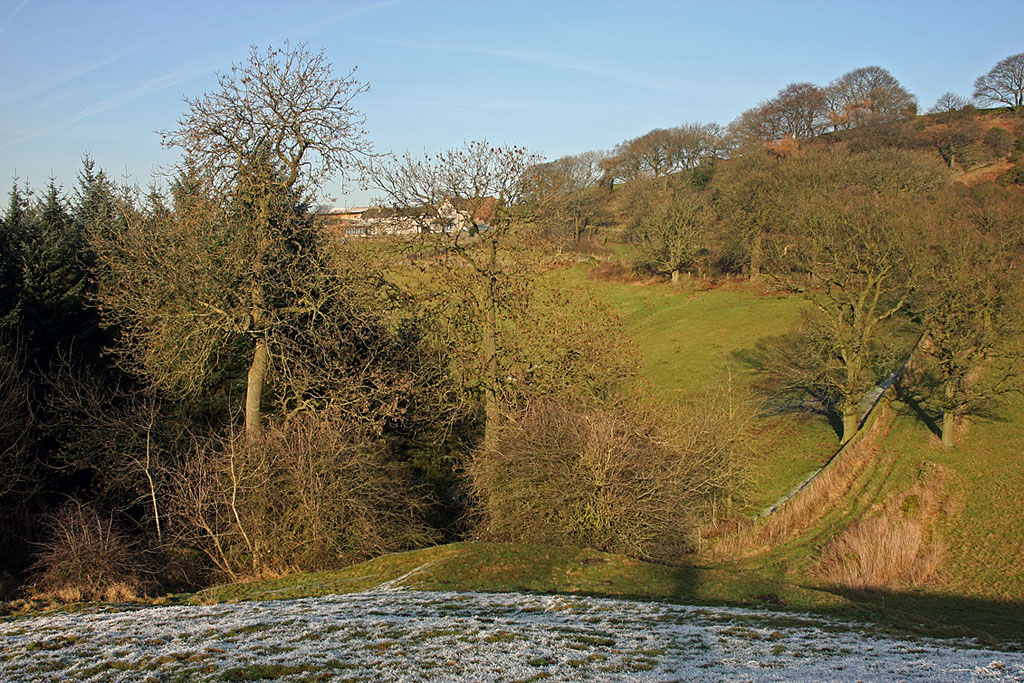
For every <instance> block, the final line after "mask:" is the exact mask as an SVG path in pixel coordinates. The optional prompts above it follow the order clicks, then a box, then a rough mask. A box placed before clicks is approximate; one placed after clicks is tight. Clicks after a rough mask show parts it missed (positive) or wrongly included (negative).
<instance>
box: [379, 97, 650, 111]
mask: <svg viewBox="0 0 1024 683" xmlns="http://www.w3.org/2000/svg"><path fill="white" fill-rule="evenodd" d="M363 104H366V105H385V106H390V107H457V108H465V109H529V110H536V109H552V110H588V111H589V110H592V111H627V110H631V109H634V108H635V107H634V106H633V105H632V104H617V103H614V102H601V103H584V102H540V101H531V102H522V101H514V102H513V101H498V100H494V101H487V100H445V99H367V100H363Z"/></svg>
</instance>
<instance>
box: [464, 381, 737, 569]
mask: <svg viewBox="0 0 1024 683" xmlns="http://www.w3.org/2000/svg"><path fill="white" fill-rule="evenodd" d="M679 412H680V415H673V416H672V417H679V418H681V419H680V420H679V422H678V423H677V424H676V426H674V427H672V428H667V427H666V426H665V423H666V421H665V420H664V418H665V416H664V415H659V414H657V413H656V412H655V411H653V410H651V409H647V410H637V409H625V408H622V407H614V408H608V407H604V408H593V409H580V408H572V407H567V406H565V405H560V404H557V403H554V402H541V403H538V404H535V405H533V406H531V407H529V408H528V409H526V410H523V411H521V412H519V413H517V414H515V415H511V416H509V417H508V419H507V420H505V421H504V422H503V424H502V425H501V426H500V428H499V432H498V436H497V438H496V440H495V444H494V446H493V447H492V448H490V449H487V450H481V451H479V452H477V453H476V454H475V455H474V456H473V458H472V460H471V462H470V464H469V467H468V474H469V477H470V487H471V491H472V494H473V497H474V499H475V501H476V504H477V508H476V509H477V511H478V514H479V528H480V530H481V532H482V534H483V535H484V536H485V537H487V538H491V539H494V540H503V541H512V542H521V543H552V544H559V545H575V546H588V547H592V548H596V549H598V550H604V551H608V552H616V553H623V554H626V555H631V556H633V557H638V558H643V559H651V560H663V561H664V560H672V559H675V558H678V557H679V556H680V555H681V554H683V553H685V552H688V551H690V550H692V549H693V548H694V546H695V544H696V540H697V536H698V528H699V525H700V524H701V522H703V521H704V520H705V519H707V518H708V517H709V516H710V515H712V514H713V510H714V509H715V508H716V507H718V508H721V507H723V506H725V505H727V504H728V501H730V500H731V496H732V494H733V492H734V491H736V490H737V488H738V487H739V485H740V483H741V481H742V476H741V472H742V468H741V457H740V451H741V448H742V438H743V435H744V424H745V422H744V420H743V419H742V418H741V417H740V413H739V412H737V411H735V410H733V412H732V414H730V413H729V406H727V405H726V404H725V402H724V401H720V400H718V399H717V398H713V399H712V400H709V401H707V402H701V403H694V404H692V405H690V406H688V408H687V409H685V410H682V411H679ZM743 414H744V415H746V413H745V412H744V413H743Z"/></svg>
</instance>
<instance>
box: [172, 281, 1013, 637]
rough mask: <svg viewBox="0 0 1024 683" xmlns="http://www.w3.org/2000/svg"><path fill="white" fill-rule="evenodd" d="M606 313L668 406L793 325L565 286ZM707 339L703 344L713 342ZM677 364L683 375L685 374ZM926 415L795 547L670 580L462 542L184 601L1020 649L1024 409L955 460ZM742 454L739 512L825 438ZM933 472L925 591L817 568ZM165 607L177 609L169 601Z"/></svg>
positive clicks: (1008, 410)
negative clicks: (724, 626) (598, 607)
mask: <svg viewBox="0 0 1024 683" xmlns="http://www.w3.org/2000/svg"><path fill="white" fill-rule="evenodd" d="M565 277H566V278H567V282H568V283H570V284H572V285H574V286H583V287H588V288H590V289H591V290H592V291H593V292H594V293H595V294H597V295H599V296H601V297H603V298H605V299H606V300H607V301H609V302H610V303H611V304H613V305H614V306H615V307H616V308H617V309H618V310H619V311H620V312H621V314H622V315H623V316H624V319H625V322H626V324H627V326H628V328H629V329H630V330H631V331H632V332H633V333H634V334H635V335H636V337H637V339H638V340H639V342H640V346H641V348H642V349H643V357H644V365H643V369H642V374H643V376H644V377H646V378H647V380H648V381H649V382H650V383H651V386H652V387H653V388H654V389H655V390H657V391H659V392H662V393H664V394H665V395H668V396H672V395H676V394H680V393H685V392H686V391H687V390H689V389H692V388H693V387H697V386H700V385H702V384H706V383H708V382H716V381H719V378H721V377H723V376H724V375H723V373H726V371H727V370H729V369H730V368H731V370H732V374H731V378H732V381H734V382H736V383H737V384H738V385H749V384H750V383H751V382H752V381H753V380H754V379H755V377H756V374H755V373H754V372H753V370H751V369H750V368H749V367H744V366H743V365H742V364H741V363H738V362H737V360H736V359H737V358H738V357H742V351H743V350H744V349H749V348H751V347H752V345H753V344H754V343H756V341H757V340H758V339H759V338H762V337H764V336H767V335H770V334H775V333H779V332H781V331H783V330H784V329H785V328H786V326H787V325H788V324H789V323H790V322H791V321H792V320H793V319H794V316H795V315H796V314H797V312H798V311H799V308H800V306H801V304H800V302H799V301H798V300H796V299H794V298H790V297H782V296H778V295H777V294H773V293H766V292H764V291H761V290H760V289H756V288H751V287H749V286H747V285H744V284H738V283H723V284H722V285H721V286H718V287H713V288H711V289H707V288H705V287H703V286H701V287H692V288H687V287H680V288H674V287H671V286H669V285H667V284H650V283H647V284H642V283H639V282H636V283H628V282H609V281H604V280H595V279H592V278H588V277H587V276H586V269H585V268H578V269H576V270H573V271H570V272H568V273H566V274H565ZM712 340H713V341H712ZM683 358H685V359H687V362H685V363H684V362H680V359H683ZM922 410H923V411H924V412H925V413H929V412H931V411H933V410H934V408H933V407H931V406H928V405H925V406H920V405H915V404H912V403H911V402H910V401H906V402H903V401H900V400H895V401H892V402H891V403H890V404H889V408H888V409H887V411H886V413H885V414H884V415H883V416H882V417H880V418H879V421H878V423H877V428H876V429H875V430H873V432H872V434H871V435H870V439H869V441H868V442H867V444H866V448H865V453H866V456H867V457H865V458H864V464H863V466H862V468H861V469H860V470H858V471H857V472H856V473H855V475H853V476H852V477H851V481H850V482H848V483H847V485H846V486H845V488H844V492H840V493H839V494H837V495H838V497H837V498H836V499H835V500H832V501H831V502H830V503H829V506H828V507H827V509H822V510H821V511H820V512H821V514H820V516H819V517H818V518H816V519H814V520H812V521H811V523H810V524H809V525H807V526H806V528H803V529H800V530H798V532H797V533H795V534H794V535H793V536H792V537H791V538H789V539H787V540H785V542H783V543H781V544H776V545H775V546H774V547H770V548H767V549H760V550H755V552H753V553H746V554H740V555H738V556H736V557H731V558H730V557H722V556H716V555H714V554H709V555H706V556H703V555H702V556H698V557H695V558H692V563H691V564H690V566H684V567H668V566H662V565H657V564H651V563H645V562H641V561H638V560H635V559H630V558H626V557H622V556H613V555H606V554H603V553H598V552H596V551H593V550H575V549H568V548H556V547H550V546H516V545H509V544H469V543H460V544H454V545H448V546H441V547H438V548H434V549H428V550H423V551H416V552H413V553H404V554H399V555H390V556H385V557H381V558H378V559H376V560H373V561H371V562H368V563H364V564H360V565H356V566H353V567H349V568H347V569H345V570H341V571H336V572H322V573H319V574H305V575H295V576H289V577H284V578H281V579H275V580H269V581H262V582H257V583H251V584H232V585H225V586H218V587H214V588H210V589H207V590H206V591H203V592H201V593H199V594H197V595H196V596H194V597H193V598H189V600H190V601H199V602H202V603H207V602H221V601H225V600H228V601H232V600H239V599H242V600H249V599H263V598H288V597H302V596H312V595H323V594H328V593H334V592H349V591H356V590H365V589H369V588H375V587H379V586H381V585H385V584H386V585H396V584H397V585H401V586H404V587H410V588H417V589H427V590H483V591H509V590H528V591H540V592H555V593H586V594H599V595H616V596H632V597H639V598H645V599H652V598H653V599H662V600H664V599H669V600H674V601H676V600H678V601H682V602H686V603H689V604H722V603H725V604H737V605H770V606H776V607H778V606H781V607H785V608H787V609H798V610H808V611H814V612H819V613H825V614H835V615H839V616H842V617H848V618H855V619H868V620H871V621H875V622H878V623H882V624H887V625H889V626H892V627H895V628H898V629H900V630H907V629H910V630H917V631H923V632H925V633H931V634H935V635H954V634H964V633H966V634H970V635H971V636H973V637H976V638H981V639H983V640H985V642H990V643H993V644H995V643H998V642H1004V641H1006V640H1007V639H1008V640H1011V641H1017V640H1022V639H1024V627H1022V624H1024V620H1022V619H1021V618H1020V617H1021V615H1022V614H1024V612H1022V610H1024V569H1022V567H1021V566H1020V563H1019V561H1018V558H1019V556H1020V552H1021V539H1022V538H1024V519H1022V517H1021V516H1020V514H1019V510H1021V509H1022V506H1024V493H1021V491H1022V487H1021V485H1020V483H1021V482H1024V462H1022V461H1021V460H1020V458H1019V453H1021V452H1024V435H1021V434H1020V433H1019V430H1018V429H1017V428H1016V425H1019V424H1020V423H1021V418H1022V416H1024V402H1022V401H1020V400H1013V401H1010V402H1008V403H1007V404H1006V405H1005V406H1004V408H1003V409H1002V412H1000V413H999V414H998V416H997V417H995V418H992V419H979V420H975V421H972V422H970V423H968V424H967V425H966V426H965V427H964V429H965V430H968V431H969V435H968V436H969V438H966V439H964V440H962V442H961V444H960V445H958V446H957V447H955V448H952V449H949V448H944V447H942V446H941V444H940V442H939V440H938V438H937V437H935V435H934V434H933V433H932V431H931V430H930V428H929V425H928V424H926V423H924V422H922V420H921V419H920V415H921V412H920V411H922ZM752 445H753V449H752V454H751V461H752V476H751V486H750V500H749V508H748V509H749V510H751V511H753V510H755V509H757V508H758V506H759V505H762V504H764V503H766V502H770V501H771V500H774V499H775V498H777V497H778V495H780V494H781V493H783V492H785V491H786V490H788V489H789V488H790V487H792V486H793V485H794V484H795V483H796V482H798V481H800V480H801V479H802V478H803V477H804V476H805V475H806V474H807V473H808V472H810V471H812V470H814V469H816V468H817V467H818V466H819V465H820V464H821V462H823V461H824V459H825V458H827V457H828V456H829V455H831V453H832V452H833V451H834V448H835V432H834V431H833V430H832V428H831V426H830V425H829V424H828V422H827V421H826V420H825V419H824V418H821V417H819V416H808V415H800V414H782V415H767V416H763V417H761V418H760V419H759V424H758V426H757V428H756V429H755V440H754V443H753V444H752ZM936 468H941V469H942V471H944V472H946V473H947V475H946V476H945V477H944V479H943V491H944V494H943V495H944V498H943V500H944V507H943V510H942V512H941V514H936V515H934V516H933V517H931V518H930V519H929V520H928V525H929V533H930V534H934V539H935V540H936V541H937V542H938V543H940V544H941V546H942V548H943V549H944V551H943V554H942V559H941V563H940V564H939V571H938V573H937V574H935V575H934V576H932V577H931V578H930V579H929V580H928V581H927V582H925V583H924V584H921V585H907V584H903V583H894V584H893V585H892V586H890V587H886V588H881V589H878V588H876V589H873V590H867V591H864V590H859V589H852V588H846V587H844V586H842V585H838V584H835V583H832V582H830V581H829V580H827V579H825V578H823V577H822V576H821V575H820V573H818V572H817V571H816V570H815V569H814V565H815V563H816V562H817V561H818V559H819V558H820V554H821V550H822V548H823V547H824V546H825V545H826V544H827V543H828V541H829V540H830V539H832V538H833V537H835V536H837V535H838V534H839V533H841V532H842V531H843V530H844V529H846V528H849V527H850V526H851V525H853V524H855V522H856V521H857V520H858V519H861V518H863V517H865V516H867V515H870V514H872V513H874V512H877V511H878V510H880V509H881V508H883V507H884V505H885V504H886V501H888V500H890V499H891V498H892V497H894V496H899V495H901V494H905V493H906V491H908V490H909V489H911V488H912V487H913V486H914V485H915V484H916V483H917V482H918V481H920V480H922V479H923V478H925V474H926V473H928V472H932V471H935V470H936ZM179 600H180V598H175V599H173V600H172V602H177V601H179Z"/></svg>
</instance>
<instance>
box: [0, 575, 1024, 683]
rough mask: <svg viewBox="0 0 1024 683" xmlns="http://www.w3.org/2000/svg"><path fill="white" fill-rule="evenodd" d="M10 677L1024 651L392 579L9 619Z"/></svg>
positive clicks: (681, 672)
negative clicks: (338, 590)
mask: <svg viewBox="0 0 1024 683" xmlns="http://www.w3.org/2000/svg"><path fill="white" fill-rule="evenodd" d="M0 648H2V649H0V680H4V681H30V680H31V681H63V680H69V679H71V680H83V681H119V680H124V681H134V680H141V679H145V678H146V677H147V676H150V675H153V676H155V677H158V678H159V679H160V680H164V679H166V678H173V679H178V680H253V679H257V678H266V679H275V680H282V681H285V680H287V681H300V680H326V679H328V678H331V679H332V680H334V679H337V680H344V679H351V680H374V681H376V680H384V681H399V680H425V679H426V680H438V681H455V680H474V681H522V680H527V679H533V678H535V677H550V678H551V679H553V680H602V681H668V680H679V679H685V680H698V681H701V680H722V679H727V680H749V681H761V680H764V681H773V680H788V681H792V680H816V681H817V680H836V681H846V680H850V681H853V680H893V679H899V680H921V681H925V680H927V681H932V680H1008V681H1024V654H1019V653H1007V652H996V651H992V650H986V649H979V648H973V647H971V646H970V645H969V644H968V643H966V642H957V641H944V640H932V639H897V638H888V637H885V636H882V635H879V634H877V633H874V632H871V631H870V630H869V629H868V628H867V627H865V626H862V625H856V624H852V623H846V622H840V621H834V620H829V619H826V618H824V617H818V616H813V615H807V614H793V613H786V612H772V611H764V610H753V609H740V608H719V607H687V606H680V605H671V604H664V603H655V602H632V601H627V600H615V599H604V598H590V597H580V596H565V595H559V596H544V595H524V594H515V593H505V594H482V593H445V592H424V591H411V590H410V591H403V590H395V589H394V588H389V589H388V590H383V591H382V590H374V591H368V592H364V593H355V594H349V595H334V596H327V597H320V598H306V599H300V600H280V601H267V602H247V603H238V604H231V605H210V606H188V607H154V608H146V609H136V610H131V611H123V612H101V613H84V612H79V613H70V614H60V615H53V616H45V617H33V618H25V619H13V620H7V621H6V622H3V623H0Z"/></svg>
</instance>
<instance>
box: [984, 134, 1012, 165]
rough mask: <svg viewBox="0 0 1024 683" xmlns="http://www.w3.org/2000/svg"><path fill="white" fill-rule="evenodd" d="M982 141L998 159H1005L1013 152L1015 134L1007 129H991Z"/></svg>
mask: <svg viewBox="0 0 1024 683" xmlns="http://www.w3.org/2000/svg"><path fill="white" fill-rule="evenodd" d="M982 140H983V141H984V143H985V145H987V146H988V147H989V148H990V149H991V150H992V154H993V155H994V156H996V157H997V158H1002V157H1005V156H1007V155H1009V154H1010V152H1011V151H1012V150H1013V134H1012V133H1011V132H1010V131H1008V130H1006V129H1005V128H999V127H998V126H996V127H993V128H989V129H988V130H987V131H985V137H984V138H982Z"/></svg>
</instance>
